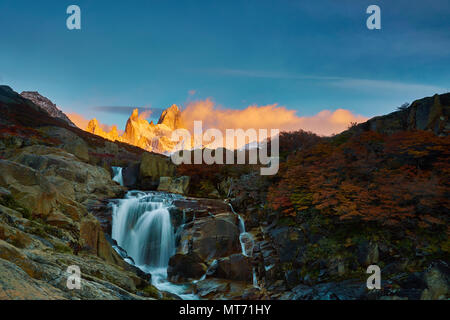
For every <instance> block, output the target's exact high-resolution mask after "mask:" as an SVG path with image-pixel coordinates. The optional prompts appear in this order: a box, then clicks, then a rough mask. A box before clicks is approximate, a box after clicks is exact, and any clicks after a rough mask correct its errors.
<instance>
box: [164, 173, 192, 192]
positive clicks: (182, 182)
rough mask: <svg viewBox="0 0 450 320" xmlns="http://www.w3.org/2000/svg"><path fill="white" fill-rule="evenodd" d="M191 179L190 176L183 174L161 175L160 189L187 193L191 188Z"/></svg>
mask: <svg viewBox="0 0 450 320" xmlns="http://www.w3.org/2000/svg"><path fill="white" fill-rule="evenodd" d="M189 181H190V178H189V177H188V176H182V177H178V178H172V177H160V178H159V185H158V191H166V192H171V193H178V194H184V195H186V194H187V193H188V190H189Z"/></svg>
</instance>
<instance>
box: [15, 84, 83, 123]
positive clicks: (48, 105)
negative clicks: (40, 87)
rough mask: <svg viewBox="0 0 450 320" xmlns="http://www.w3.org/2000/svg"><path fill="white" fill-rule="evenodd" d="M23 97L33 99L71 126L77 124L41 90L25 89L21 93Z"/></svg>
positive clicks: (36, 103) (49, 112) (43, 108)
mask: <svg viewBox="0 0 450 320" xmlns="http://www.w3.org/2000/svg"><path fill="white" fill-rule="evenodd" d="M20 95H21V96H22V97H24V98H26V99H28V100H30V101H32V102H33V103H34V104H35V105H37V106H39V107H41V109H42V110H44V111H45V112H47V113H48V114H49V115H50V116H52V117H54V118H58V119H61V120H63V121H65V122H67V123H68V124H70V125H71V126H74V127H75V124H74V123H73V122H72V121H70V119H69V118H68V117H67V116H66V115H65V113H64V112H62V111H61V110H60V109H59V108H58V107H57V106H56V104H54V103H53V102H51V101H50V100H49V99H48V98H46V97H44V96H42V95H40V94H39V92H36V91H23V92H22V93H21V94H20Z"/></svg>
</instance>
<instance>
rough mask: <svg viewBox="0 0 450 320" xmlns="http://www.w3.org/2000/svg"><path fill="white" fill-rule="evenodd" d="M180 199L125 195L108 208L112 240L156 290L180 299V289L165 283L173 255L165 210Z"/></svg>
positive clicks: (149, 194) (164, 195) (182, 294)
mask: <svg viewBox="0 0 450 320" xmlns="http://www.w3.org/2000/svg"><path fill="white" fill-rule="evenodd" d="M179 197H180V196H178V195H175V194H170V193H159V192H158V193H157V192H141V191H129V192H128V193H127V194H126V195H125V198H124V199H120V200H117V202H116V203H113V204H112V208H113V214H112V218H113V219H112V238H113V239H114V240H116V241H117V244H118V245H119V246H120V247H122V248H123V249H125V250H126V252H127V254H128V255H129V256H130V257H132V258H133V260H134V262H135V264H136V266H137V267H139V268H140V269H142V270H144V271H146V272H149V273H151V274H152V283H153V285H154V286H156V287H157V288H158V289H159V290H162V291H168V292H172V293H175V294H177V295H179V296H180V297H182V298H187V299H195V298H196V297H195V296H194V295H191V294H185V288H184V287H183V286H179V285H174V284H171V283H170V282H168V281H167V267H168V263H169V259H170V257H171V256H172V255H174V254H175V233H174V228H173V226H172V222H171V217H170V212H169V210H168V209H169V208H170V206H171V205H172V202H173V200H174V199H176V198H179Z"/></svg>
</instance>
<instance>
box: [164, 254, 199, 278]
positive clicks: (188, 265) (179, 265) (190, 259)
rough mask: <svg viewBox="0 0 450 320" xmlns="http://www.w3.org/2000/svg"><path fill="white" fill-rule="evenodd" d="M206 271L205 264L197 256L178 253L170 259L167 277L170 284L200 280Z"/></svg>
mask: <svg viewBox="0 0 450 320" xmlns="http://www.w3.org/2000/svg"><path fill="white" fill-rule="evenodd" d="M206 270H207V267H206V264H205V263H204V261H203V260H202V259H201V258H200V257H199V256H198V255H197V254H195V253H192V254H180V253H178V254H176V255H174V256H172V257H171V258H170V260H169V267H168V269H167V275H168V277H169V279H170V281H172V282H186V281H188V280H189V279H200V278H201V277H202V276H203V275H204V274H205V272H206Z"/></svg>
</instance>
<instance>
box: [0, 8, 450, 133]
mask: <svg viewBox="0 0 450 320" xmlns="http://www.w3.org/2000/svg"><path fill="white" fill-rule="evenodd" d="M71 4H77V5H79V6H80V8H81V15H82V29H81V30H76V31H69V30H67V28H66V19H67V17H68V15H67V14H66V8H67V7H68V6H69V5H71ZM370 4H377V5H379V6H380V7H381V19H382V20H381V24H382V29H381V30H373V31H371V30H368V29H367V28H366V19H367V17H368V15H367V14H366V8H367V7H368V6H369V5H370ZM449 17H450V2H449V1H448V0H442V1H441V0H435V1H433V0H430V1H414V4H412V2H411V1H403V0H396V1H376V0H371V1H365V0H359V1H349V0H340V1H333V0H329V1H324V0H316V1H300V0H296V1H282V0H274V1H265V0H254V1H253V0H248V1H244V0H242V1H231V0H230V1H225V0H223V1H213V0H209V1H200V0H196V1H192V0H187V1H185V0H177V1H172V0H166V1H120V2H119V1H103V0H96V1H82V0H72V1H45V0H43V1H33V2H31V1H22V0H2V1H1V2H0V28H1V30H2V31H3V32H2V37H1V40H0V83H2V84H7V85H10V86H11V87H12V88H13V89H14V90H16V91H18V92H21V91H23V90H33V91H35V90H37V91H39V92H40V93H42V94H43V95H45V96H47V97H49V98H50V99H51V100H52V101H54V102H55V103H56V104H57V105H59V106H61V107H62V109H63V110H64V111H66V112H77V113H80V114H82V115H83V116H85V117H86V118H93V117H97V118H100V119H101V120H102V122H104V123H110V124H111V123H116V124H118V125H119V127H122V128H123V126H124V124H125V121H126V119H127V116H125V115H124V114H121V113H112V112H105V111H104V109H101V108H98V107H103V106H136V107H143V106H146V107H153V108H157V109H158V108H166V107H168V106H170V105H171V104H173V103H176V104H181V105H186V103H187V102H189V101H191V100H195V99H206V98H208V97H209V98H212V99H213V100H214V101H215V102H216V103H217V104H219V105H221V106H223V107H227V108H233V109H241V108H245V107H246V106H248V105H250V104H258V105H266V104H272V103H278V104H280V105H283V106H286V107H287V108H289V109H295V110H297V114H298V115H299V116H310V115H313V114H316V113H317V112H319V111H321V110H324V109H329V110H335V109H337V108H345V109H348V110H350V111H352V112H353V113H356V114H361V115H364V116H367V117H371V116H374V115H380V114H385V113H388V112H391V111H393V110H394V109H395V108H396V107H397V106H399V105H401V104H402V103H403V102H412V100H414V99H417V98H421V97H423V96H428V95H432V94H434V93H436V92H437V93H443V92H445V91H449V88H450V19H449ZM190 91H191V94H189V92H190ZM194 91H195V94H192V93H193V92H194ZM102 110H103V111H102ZM122 110H123V109H122ZM155 116H159V114H156V115H155Z"/></svg>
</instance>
